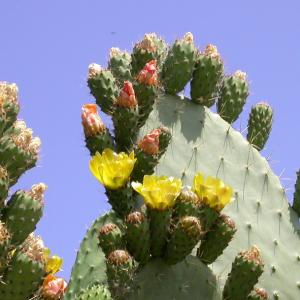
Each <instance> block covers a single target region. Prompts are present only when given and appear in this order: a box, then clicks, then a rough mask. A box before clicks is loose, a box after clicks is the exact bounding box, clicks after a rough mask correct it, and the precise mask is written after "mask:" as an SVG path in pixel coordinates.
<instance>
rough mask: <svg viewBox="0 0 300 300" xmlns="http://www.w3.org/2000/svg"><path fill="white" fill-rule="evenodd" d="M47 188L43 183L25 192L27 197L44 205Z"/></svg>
mask: <svg viewBox="0 0 300 300" xmlns="http://www.w3.org/2000/svg"><path fill="white" fill-rule="evenodd" d="M47 188H48V187H47V185H46V184H44V183H38V184H34V185H33V186H32V187H31V189H30V190H29V191H28V192H27V195H28V196H29V197H31V198H32V199H34V200H36V201H38V202H40V203H41V204H42V205H44V193H45V191H46V190H47Z"/></svg>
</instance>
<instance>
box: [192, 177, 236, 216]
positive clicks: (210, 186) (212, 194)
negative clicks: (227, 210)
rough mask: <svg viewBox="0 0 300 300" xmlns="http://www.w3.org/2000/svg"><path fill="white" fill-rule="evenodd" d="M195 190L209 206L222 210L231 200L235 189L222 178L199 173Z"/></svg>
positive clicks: (195, 182)
mask: <svg viewBox="0 0 300 300" xmlns="http://www.w3.org/2000/svg"><path fill="white" fill-rule="evenodd" d="M193 191H194V192H195V193H196V194H197V195H198V197H200V199H201V200H202V201H203V202H204V203H205V204H206V205H208V206H209V207H211V208H213V209H215V210H217V211H221V210H222V209H223V208H224V207H225V206H226V205H227V204H228V203H229V202H230V200H231V198H232V194H233V189H232V188H231V187H230V186H227V185H225V184H224V182H223V181H222V180H220V179H217V178H213V177H211V176H208V177H207V178H206V179H204V176H203V174H201V173H198V174H196V175H195V177H194V184H193Z"/></svg>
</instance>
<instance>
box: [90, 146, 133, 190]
mask: <svg viewBox="0 0 300 300" xmlns="http://www.w3.org/2000/svg"><path fill="white" fill-rule="evenodd" d="M135 161H136V158H135V157H134V152H131V153H130V154H129V155H128V154H126V153H124V152H121V153H118V154H117V153H115V152H113V151H112V150H111V149H109V148H106V149H104V151H103V152H102V154H100V153H99V152H97V153H96V155H94V156H93V157H92V159H91V160H90V170H91V172H92V174H93V175H94V176H95V177H96V178H97V179H98V180H99V181H100V182H101V183H102V184H103V185H104V186H105V187H106V188H109V189H112V190H116V189H119V188H121V187H123V186H124V185H125V184H126V182H127V181H128V179H129V177H130V175H131V172H132V170H133V167H134V164H135Z"/></svg>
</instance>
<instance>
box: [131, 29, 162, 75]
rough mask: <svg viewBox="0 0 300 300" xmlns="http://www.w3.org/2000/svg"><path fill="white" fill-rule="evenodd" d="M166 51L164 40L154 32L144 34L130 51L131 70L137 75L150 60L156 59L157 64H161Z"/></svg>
mask: <svg viewBox="0 0 300 300" xmlns="http://www.w3.org/2000/svg"><path fill="white" fill-rule="evenodd" d="M166 52H167V44H166V42H165V41H164V40H163V39H162V38H160V37H158V36H157V35H156V34H155V33H148V34H145V36H144V38H143V39H142V40H141V41H139V42H138V43H137V44H136V45H135V46H134V48H133V51H132V55H131V57H132V71H133V74H134V75H137V74H138V73H139V72H140V71H141V70H142V69H143V67H144V66H145V64H146V63H147V62H149V61H151V60H156V61H157V63H158V66H161V65H162V62H163V61H164V59H165V56H166Z"/></svg>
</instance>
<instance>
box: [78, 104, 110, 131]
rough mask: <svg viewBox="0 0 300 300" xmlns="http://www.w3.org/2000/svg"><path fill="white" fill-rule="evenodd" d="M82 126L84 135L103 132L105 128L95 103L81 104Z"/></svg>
mask: <svg viewBox="0 0 300 300" xmlns="http://www.w3.org/2000/svg"><path fill="white" fill-rule="evenodd" d="M81 119H82V126H83V130H84V134H85V136H86V137H90V136H95V135H97V134H102V133H104V132H105V130H106V128H105V125H104V123H103V122H102V120H101V118H100V116H99V115H98V113H97V106H96V104H85V105H83V106H82V114H81Z"/></svg>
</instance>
